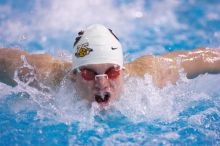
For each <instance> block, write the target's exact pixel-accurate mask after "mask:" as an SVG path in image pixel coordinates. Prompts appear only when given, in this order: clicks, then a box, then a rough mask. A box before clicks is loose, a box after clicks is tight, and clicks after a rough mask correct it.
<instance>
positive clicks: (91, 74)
mask: <svg viewBox="0 0 220 146" xmlns="http://www.w3.org/2000/svg"><path fill="white" fill-rule="evenodd" d="M120 70H121V68H120V66H112V67H110V68H109V69H107V70H106V71H105V73H104V74H98V73H97V72H96V71H94V70H92V69H88V68H77V71H78V72H79V73H80V74H81V76H82V78H83V79H84V80H86V81H92V80H97V79H98V78H99V77H106V78H107V79H116V78H118V76H119V75H120Z"/></svg>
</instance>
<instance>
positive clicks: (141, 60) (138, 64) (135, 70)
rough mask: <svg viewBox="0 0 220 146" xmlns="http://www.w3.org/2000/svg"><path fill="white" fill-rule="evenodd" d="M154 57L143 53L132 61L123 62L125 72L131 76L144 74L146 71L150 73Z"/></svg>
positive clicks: (151, 72) (152, 68)
mask: <svg viewBox="0 0 220 146" xmlns="http://www.w3.org/2000/svg"><path fill="white" fill-rule="evenodd" d="M155 59H156V57H155V56H153V55H144V56H141V57H138V58H137V59H135V60H134V61H132V62H129V63H127V64H125V68H126V73H127V74H129V75H131V76H144V75H145V74H146V73H147V74H150V75H152V74H153V70H154V65H155Z"/></svg>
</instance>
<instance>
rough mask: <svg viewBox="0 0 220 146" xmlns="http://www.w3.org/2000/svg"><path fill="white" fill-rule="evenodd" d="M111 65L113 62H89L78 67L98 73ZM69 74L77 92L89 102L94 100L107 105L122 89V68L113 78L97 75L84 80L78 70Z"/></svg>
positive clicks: (118, 95)
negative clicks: (94, 77) (91, 78)
mask: <svg viewBox="0 0 220 146" xmlns="http://www.w3.org/2000/svg"><path fill="white" fill-rule="evenodd" d="M113 66H114V64H91V65H86V66H82V67H80V68H86V69H90V70H93V71H95V72H96V73H97V74H98V75H100V74H105V72H106V71H107V70H108V69H109V68H111V67H113ZM71 74H72V75H71V78H72V81H73V82H74V83H75V84H74V85H75V87H74V88H75V89H76V91H77V93H79V95H80V96H81V97H82V98H84V99H87V100H88V101H90V102H93V101H96V102H97V103H99V104H100V105H108V104H109V103H110V102H111V101H114V100H116V99H117V98H119V97H120V94H121V92H122V89H123V70H120V75H119V76H118V77H117V78H115V79H110V78H107V77H106V76H98V77H97V78H96V79H94V80H90V81H88V80H85V79H84V78H83V77H82V76H81V74H80V72H77V71H75V72H72V73H71Z"/></svg>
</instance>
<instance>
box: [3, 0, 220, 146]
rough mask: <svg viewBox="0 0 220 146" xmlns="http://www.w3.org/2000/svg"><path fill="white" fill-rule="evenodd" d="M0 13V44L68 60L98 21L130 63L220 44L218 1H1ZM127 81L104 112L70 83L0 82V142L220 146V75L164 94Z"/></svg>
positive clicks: (144, 83) (204, 77) (184, 81)
mask: <svg viewBox="0 0 220 146" xmlns="http://www.w3.org/2000/svg"><path fill="white" fill-rule="evenodd" d="M0 8H1V9H0V12H1V14H0V20H1V21H0V31H1V34H0V47H9V48H11V47H19V48H21V49H23V50H26V51H29V52H38V51H41V52H48V53H50V54H52V55H54V56H56V57H59V58H61V59H66V57H65V55H66V56H67V58H68V57H69V58H71V53H70V52H71V50H72V41H73V38H74V35H73V34H75V33H76V32H77V31H79V30H80V29H81V28H83V27H85V26H87V25H89V24H92V23H97V22H99V23H103V24H106V25H108V26H110V27H111V28H112V29H113V30H115V32H116V34H117V35H118V36H119V38H120V40H121V41H122V44H123V46H124V53H125V54H126V60H127V61H128V60H133V59H135V58H136V57H138V56H141V55H144V54H156V55H158V54H162V53H166V52H171V51H175V50H191V49H193V48H195V47H215V48H219V46H220V41H219V40H220V25H219V24H220V2H219V1H218V0H216V1H215V0H212V1H195V0H181V1H178V2H175V1H169V0H168V1H144V0H143V1H142V0H140V1H133V0H129V1H127V0H113V1H109V2H102V1H99V0H98V1H94V2H85V1H81V2H77V3H76V2H70V1H66V2H59V1H58V0H57V1H48V2H43V1H41V0H39V1H38V0H34V1H33V3H30V2H27V3H26V2H25V3H24V1H23V0H21V1H20V0H18V1H16V2H14V1H11V0H10V1H2V0H0ZM79 8H80V9H79ZM76 9H77V10H78V11H76ZM103 11H104V12H103ZM91 12H92V13H97V14H98V16H97V17H94V15H93V17H92V16H91V15H90V13H91ZM82 13H83V14H84V15H82ZM57 16H59V17H57ZM61 18H62V19H61ZM76 18H77V19H76ZM78 18H81V19H78ZM92 18H93V19H92ZM61 54H64V56H62V55H61ZM125 80H126V82H125V91H124V93H123V95H122V97H121V98H120V100H119V101H116V102H115V103H113V104H112V105H110V106H109V107H107V108H105V109H100V108H99V107H98V106H97V105H96V104H95V103H93V104H92V106H91V105H88V104H87V103H86V101H83V100H81V99H80V98H79V97H76V96H75V95H74V93H72V91H69V89H67V87H68V86H65V85H64V86H62V87H60V88H61V89H60V91H54V93H51V94H44V93H41V92H39V91H37V90H35V89H32V88H30V87H26V86H25V85H23V84H22V83H20V84H19V85H18V86H17V87H14V88H12V87H10V86H7V85H4V84H3V83H0V90H1V93H0V145H8V146H10V145H22V146H23V145H48V146H50V145H220V126H219V125H220V87H219V83H220V75H208V74H205V75H201V76H199V77H198V78H196V79H193V80H188V79H186V78H185V77H184V75H182V76H181V78H180V80H179V82H178V83H177V85H169V86H167V87H165V88H164V89H158V88H156V87H154V86H153V85H152V84H151V78H150V77H148V76H146V77H145V79H139V78H128V79H127V78H125Z"/></svg>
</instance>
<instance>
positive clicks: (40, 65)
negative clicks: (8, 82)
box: [0, 48, 71, 86]
mask: <svg viewBox="0 0 220 146" xmlns="http://www.w3.org/2000/svg"><path fill="white" fill-rule="evenodd" d="M22 55H23V56H25V57H26V59H27V62H28V63H29V64H30V65H31V66H33V67H34V69H35V71H36V76H37V80H39V81H40V82H43V83H44V84H45V85H48V86H56V85H59V83H60V82H61V80H62V78H63V77H64V75H65V73H66V72H67V71H68V70H69V69H70V68H71V63H69V62H66V61H62V60H58V59H55V58H53V57H52V56H50V55H47V54H29V53H27V52H25V51H22V50H19V49H6V48H4V49H0V70H1V71H4V74H7V77H9V78H10V79H13V77H14V73H15V71H16V70H17V69H18V68H19V67H22V66H23V62H22V60H21V56H22Z"/></svg>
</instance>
